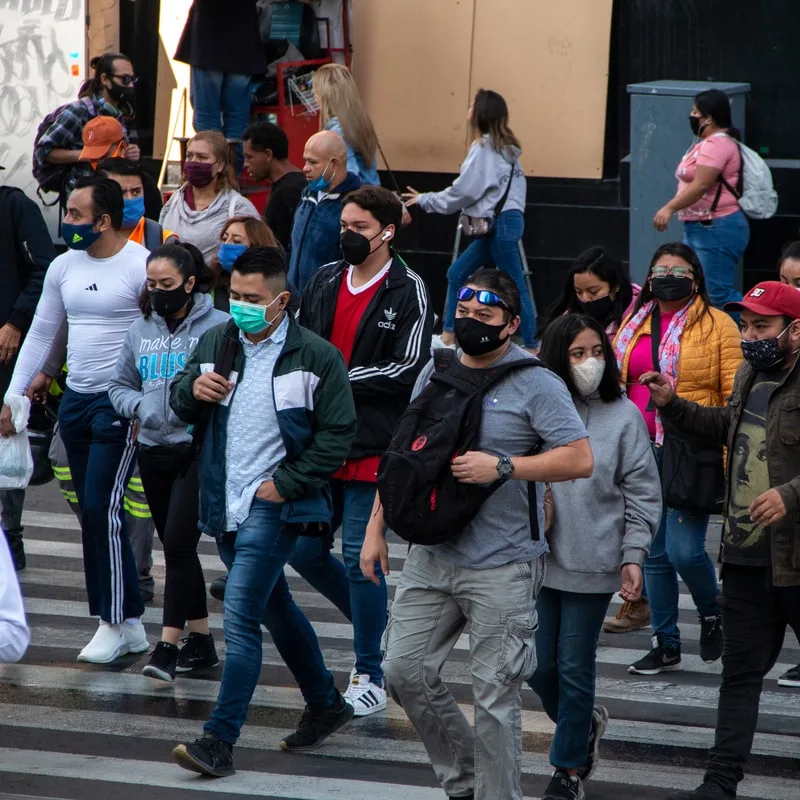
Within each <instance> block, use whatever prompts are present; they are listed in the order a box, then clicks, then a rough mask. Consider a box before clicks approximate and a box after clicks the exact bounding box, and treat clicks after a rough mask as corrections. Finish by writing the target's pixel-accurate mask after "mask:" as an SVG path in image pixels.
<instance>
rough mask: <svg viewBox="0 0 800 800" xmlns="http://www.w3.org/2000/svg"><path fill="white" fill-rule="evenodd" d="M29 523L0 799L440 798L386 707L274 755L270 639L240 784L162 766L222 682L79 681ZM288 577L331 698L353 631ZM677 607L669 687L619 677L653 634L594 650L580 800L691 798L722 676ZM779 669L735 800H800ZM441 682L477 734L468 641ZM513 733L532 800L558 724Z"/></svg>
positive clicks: (211, 677) (543, 722) (286, 678)
mask: <svg viewBox="0 0 800 800" xmlns="http://www.w3.org/2000/svg"><path fill="white" fill-rule="evenodd" d="M52 488H53V487H43V488H42V489H38V490H34V491H32V492H31V493H30V494H31V495H34V492H37V493H44V492H48V491H50V490H51V489H52ZM34 496H39V495H34ZM48 507H51V508H57V507H58V506H57V505H54V504H52V503H51V504H50V505H49V506H48ZM24 521H25V525H26V532H25V537H26V550H27V553H28V563H29V567H28V569H27V570H26V571H25V572H23V573H22V574H21V578H22V585H23V592H24V594H25V604H26V609H27V612H28V615H29V622H30V624H31V628H32V643H31V648H30V650H29V652H28V655H27V656H26V658H25V660H24V661H23V663H21V664H15V665H5V666H2V667H0V773H2V776H0V800H4V799H5V798H15V799H16V798H25V800H37V798H48V799H51V798H52V800H72V799H73V798H75V799H76V800H78V799H80V800H84V799H85V800H94V798H97V799H98V800H99V798H100V797H103V798H106V797H108V796H114V797H115V800H128V798H129V797H130V798H131V800H133V798H134V797H135V798H137V800H140V798H141V797H142V796H147V797H148V800H161V798H170V800H172V799H173V798H175V800H183V798H187V799H188V798H194V799H196V800H201V798H203V797H208V798H209V800H210V798H212V797H220V796H223V797H225V796H227V797H232V798H234V797H239V796H245V795H246V796H250V797H261V798H274V800H289V798H291V799H292V800H295V799H297V800H317V799H318V798H319V800H322V799H323V798H325V800H327V798H337V797H341V798H343V799H344V798H346V799H347V800H362V799H363V800H395V799H396V800H429V798H430V800H433V799H434V798H443V797H444V794H443V792H442V791H441V790H440V789H439V788H438V786H437V783H436V779H435V777H434V775H433V773H432V771H431V770H430V767H429V764H428V760H427V757H426V754H425V752H424V749H423V748H422V747H421V745H420V744H419V742H418V740H417V738H416V735H415V732H414V730H413V728H412V726H411V725H410V723H409V722H408V720H407V719H406V717H405V714H404V713H403V711H402V709H400V708H398V707H397V706H396V705H395V704H393V703H392V702H391V700H390V701H389V706H388V708H387V709H386V711H384V712H379V713H377V714H374V715H371V716H369V717H364V718H361V719H358V720H354V721H353V722H352V723H351V724H350V725H349V726H348V727H346V728H345V729H343V730H342V731H341V732H339V733H337V734H335V735H334V736H333V737H331V738H330V739H329V740H328V741H327V742H326V743H325V745H324V746H323V747H322V748H321V749H320V750H318V751H316V752H315V753H314V754H313V755H303V756H298V755H292V754H286V753H282V752H281V751H280V750H279V749H278V743H279V742H280V740H281V738H283V736H285V735H286V733H287V732H289V731H291V730H293V728H294V725H295V724H296V722H297V720H298V718H299V713H300V711H301V709H302V705H303V703H302V698H301V696H300V693H299V692H298V690H297V689H296V687H295V686H294V684H293V682H292V678H291V675H290V673H289V672H288V670H287V669H286V668H285V666H284V665H283V663H282V661H281V659H280V657H279V656H278V654H277V651H276V650H275V648H274V646H273V645H272V642H271V641H270V639H269V636H268V635H265V637H264V656H263V668H262V676H261V680H260V682H259V686H258V687H257V689H256V693H255V695H254V697H253V702H252V704H251V710H250V717H249V720H248V724H247V725H246V726H245V728H244V730H243V733H242V738H241V740H240V741H239V742H238V744H237V746H236V748H235V751H234V755H235V760H236V765H237V773H236V775H234V776H232V777H230V778H225V779H222V780H219V781H208V780H203V779H198V778H197V777H194V776H192V775H191V774H190V773H186V772H184V771H182V770H180V769H179V768H177V767H176V766H174V765H173V764H172V763H171V760H170V751H171V748H172V746H173V745H174V744H175V743H176V742H178V741H185V740H187V739H192V738H194V737H196V736H197V735H199V733H200V731H201V728H202V723H203V721H204V720H205V719H206V718H207V716H208V714H209V712H210V709H211V707H212V706H213V703H214V701H215V699H216V696H217V691H218V686H219V684H218V679H219V676H220V672H219V670H213V671H211V672H210V673H209V674H207V675H201V676H195V677H191V678H186V677H179V678H178V679H177V680H176V681H175V682H174V683H173V684H165V683H160V682H158V681H154V680H151V679H148V678H146V677H144V676H142V675H141V667H142V666H143V664H144V662H145V660H146V656H141V657H139V656H130V657H126V658H124V659H122V660H120V662H118V663H117V664H115V665H113V666H111V667H106V668H103V667H97V666H93V665H85V664H78V663H77V662H76V661H75V657H76V655H77V652H78V650H79V649H80V647H82V646H83V645H84V644H85V643H86V641H88V639H89V638H90V637H91V634H92V630H93V627H94V623H93V622H92V621H91V620H89V619H88V618H87V616H86V603H85V599H84V590H83V575H82V569H81V562H80V559H81V546H80V535H79V532H78V526H77V524H76V521H75V519H74V518H73V517H72V515H71V514H68V513H60V512H57V511H32V512H26V514H25V520H24ZM200 549H201V561H202V563H203V567H204V569H206V578H207V580H211V579H212V578H213V577H215V576H216V575H217V574H220V573H221V572H222V565H221V563H220V561H219V559H218V558H217V556H216V554H215V550H214V546H213V543H212V542H210V541H208V540H204V541H203V542H201V548H200ZM405 554H406V547H405V546H404V545H403V544H401V543H393V544H392V545H391V546H390V556H391V558H392V567H393V574H392V576H391V581H390V594H392V593H393V591H394V586H396V583H397V579H398V578H399V574H400V570H401V568H402V562H403V559H404V557H405ZM154 561H155V566H154V570H153V572H154V575H155V578H156V584H157V596H156V600H155V603H154V604H153V605H152V606H151V607H150V608H148V609H147V612H146V614H145V617H144V622H145V626H146V629H147V632H148V636H149V639H150V641H151V642H152V643H155V641H156V639H157V637H158V633H159V629H160V623H161V600H162V599H163V598H162V595H161V594H160V592H162V591H163V577H164V560H163V555H162V553H161V551H160V548H159V547H158V546H157V550H156V552H155V553H154ZM287 576H288V577H289V581H290V585H291V588H292V593H293V595H294V596H295V599H296V600H297V602H298V603H299V604H300V606H301V607H302V608H303V609H304V610H305V611H306V613H307V614H308V616H309V618H310V619H311V621H312V623H313V625H314V627H315V629H316V631H317V633H318V635H319V637H320V641H321V644H322V647H323V651H324V653H325V658H326V662H327V664H328V666H329V668H330V669H331V670H332V671H333V672H334V674H335V676H336V679H337V684H338V685H339V687H340V689H342V690H343V689H344V688H345V687H346V685H347V680H348V675H349V672H350V669H351V667H352V663H353V662H352V637H351V628H350V625H349V623H347V621H346V620H344V619H343V618H342V617H341V615H340V614H339V612H338V611H337V610H336V609H334V608H333V607H332V606H331V605H330V604H329V603H328V601H327V600H325V599H324V598H322V597H321V596H320V595H318V594H316V593H315V592H314V591H313V590H311V589H310V587H308V585H307V584H305V583H304V582H303V581H302V579H300V578H299V577H297V576H296V575H295V574H294V573H293V572H292V571H291V570H287ZM681 591H682V594H681V602H680V609H681V630H682V632H683V636H684V657H683V670H682V671H681V672H678V673H670V674H668V675H666V676H657V677H654V678H635V677H633V676H628V675H627V673H626V669H627V665H628V664H629V663H631V661H632V660H634V659H635V658H638V657H640V656H641V655H642V654H643V652H645V651H646V649H647V648H648V646H649V633H647V632H645V631H641V632H636V633H632V634H627V635H622V636H620V635H607V634H603V636H602V637H601V642H600V648H599V651H598V676H597V694H598V702H601V703H603V704H605V705H607V706H608V708H609V711H610V712H611V721H610V724H609V728H608V732H607V734H606V737H605V739H604V740H603V747H602V754H603V760H602V763H601V766H600V768H599V769H598V771H597V774H596V776H595V778H593V780H592V781H591V782H590V784H588V785H587V797H589V798H591V799H592V800H612V799H613V800H617V798H623V797H636V798H638V799H639V800H660V798H663V797H665V796H666V793H667V791H668V790H670V789H673V788H675V787H687V788H689V787H692V786H695V785H696V784H697V783H698V781H699V777H700V774H701V772H700V768H701V766H702V761H703V758H704V751H705V750H706V748H707V747H708V746H709V745H710V744H711V742H712V740H713V724H714V717H715V709H716V698H717V688H718V684H719V673H720V666H719V664H710V665H709V664H704V663H703V662H702V661H701V660H700V658H699V656H698V655H697V652H698V648H697V638H698V635H699V625H698V624H697V619H696V614H695V613H694V612H693V606H692V601H691V598H690V597H689V595H688V594H687V593H686V591H685V587H682V589H681ZM617 602H618V601H614V604H612V609H611V613H613V611H614V610H615V609H616V607H617ZM209 603H210V605H209V610H210V612H211V615H210V624H211V630H212V633H214V635H215V638H216V641H217V648H218V651H219V654H220V657H221V658H224V656H225V646H224V641H223V638H222V630H221V625H222V608H221V605H220V604H219V603H217V602H216V601H213V600H212V601H209ZM779 661H780V663H779V664H778V665H777V666H776V667H775V669H774V670H773V671H772V673H771V674H770V676H769V678H768V680H767V681H766V682H765V691H764V695H763V697H762V703H761V718H760V727H759V732H758V733H757V735H756V739H755V743H754V748H753V764H752V772H753V774H751V775H750V777H748V778H747V779H746V781H745V782H744V783H743V784H742V787H741V791H740V794H739V796H740V797H741V798H750V799H751V800H756V799H758V800H786V798H792V797H797V796H800V790H798V783H797V781H796V780H795V778H794V777H793V776H792V774H791V769H792V768H793V766H794V764H795V763H796V761H795V759H796V757H797V751H798V736H799V735H800V692H797V693H795V692H793V691H791V690H782V689H780V688H779V687H778V686H777V684H776V683H775V682H774V678H775V677H777V675H778V674H780V673H781V672H783V671H784V670H785V669H787V668H788V667H789V666H792V665H794V664H796V663H797V662H798V661H800V647H799V646H798V643H797V640H796V639H795V638H794V636H788V637H787V645H786V648H785V650H784V653H783V654H782V656H781V658H780V659H779ZM444 676H445V678H446V680H447V682H448V684H449V685H450V686H451V688H452V689H453V691H454V693H455V695H456V697H457V700H458V701H459V704H460V705H461V707H462V709H463V710H464V712H465V713H466V714H467V716H468V717H469V718H471V717H472V708H471V688H470V684H469V673H468V669H467V663H466V639H465V638H463V637H462V639H461V641H459V643H458V645H457V647H456V650H455V652H454V654H453V657H452V660H451V662H450V663H448V664H447V666H446V668H445V671H444ZM523 726H524V731H525V735H524V744H525V753H524V756H523V762H522V768H523V787H524V790H525V795H526V798H528V800H531V798H535V797H537V796H538V795H539V794H540V793H541V792H542V790H543V788H544V786H545V785H546V783H547V778H548V776H549V774H550V772H551V767H550V765H549V760H548V755H547V754H548V747H549V743H550V739H551V737H552V731H553V725H552V723H551V722H550V720H549V719H548V718H547V716H546V715H545V714H544V713H543V711H542V710H541V704H540V703H539V701H538V698H536V696H535V695H534V694H533V693H532V692H530V691H529V690H528V689H527V688H526V689H525V690H524V711H523Z"/></svg>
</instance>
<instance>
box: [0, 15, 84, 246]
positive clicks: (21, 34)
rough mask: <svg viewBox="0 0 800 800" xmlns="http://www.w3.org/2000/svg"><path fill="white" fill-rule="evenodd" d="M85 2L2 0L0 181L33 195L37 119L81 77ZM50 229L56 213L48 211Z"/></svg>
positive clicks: (71, 93)
mask: <svg viewBox="0 0 800 800" xmlns="http://www.w3.org/2000/svg"><path fill="white" fill-rule="evenodd" d="M85 6H86V1H85V0H0V165H2V166H4V167H5V171H2V172H0V181H2V182H3V183H4V184H6V185H8V186H19V187H20V188H21V189H24V190H25V192H26V193H27V194H28V195H29V196H30V197H32V198H34V199H37V198H36V181H35V180H34V179H33V175H32V174H31V159H32V149H33V141H34V138H35V137H36V130H37V128H38V127H39V123H40V122H41V121H42V119H44V117H45V116H46V115H47V114H48V113H49V112H50V111H52V110H53V109H55V108H57V107H58V106H60V105H63V104H64V103H68V102H70V101H71V100H74V99H75V98H76V96H77V92H78V88H79V86H80V84H81V83H82V81H83V80H84V77H85V65H86V53H85V48H86V24H85V23H86V8H85ZM46 216H47V220H48V225H49V226H50V228H51V232H55V228H56V214H55V212H54V211H53V210H52V209H46Z"/></svg>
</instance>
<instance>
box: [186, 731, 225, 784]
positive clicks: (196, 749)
mask: <svg viewBox="0 0 800 800" xmlns="http://www.w3.org/2000/svg"><path fill="white" fill-rule="evenodd" d="M172 759H173V761H174V762H175V763H176V764H177V765H178V766H179V767H183V768H184V769H188V770H189V771H190V772H199V773H200V774H201V775H210V776H211V777H212V778H224V777H225V776H226V775H233V773H234V772H236V770H235V769H234V768H233V747H232V746H231V745H230V744H228V743H227V742H223V741H220V740H219V739H218V738H217V737H216V736H214V735H212V734H210V733H206V734H204V735H203V736H202V737H200V738H199V739H195V740H194V741H193V742H192V743H191V744H179V745H178V746H177V747H176V748H175V749H174V750H173V751H172Z"/></svg>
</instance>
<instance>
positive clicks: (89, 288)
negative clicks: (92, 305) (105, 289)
mask: <svg viewBox="0 0 800 800" xmlns="http://www.w3.org/2000/svg"><path fill="white" fill-rule="evenodd" d="M84 291H85V292H96V291H97V284H96V283H93V284H91V285H90V286H87V287H86V288H85V289H84Z"/></svg>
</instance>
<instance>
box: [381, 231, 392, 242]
mask: <svg viewBox="0 0 800 800" xmlns="http://www.w3.org/2000/svg"><path fill="white" fill-rule="evenodd" d="M391 235H392V232H391V231H384V234H383V236H381V241H382V242H385V241H386V240H387V239H389V238H390V237H391Z"/></svg>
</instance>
